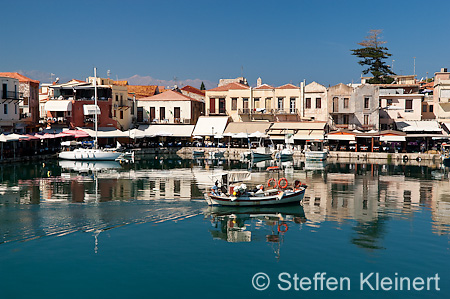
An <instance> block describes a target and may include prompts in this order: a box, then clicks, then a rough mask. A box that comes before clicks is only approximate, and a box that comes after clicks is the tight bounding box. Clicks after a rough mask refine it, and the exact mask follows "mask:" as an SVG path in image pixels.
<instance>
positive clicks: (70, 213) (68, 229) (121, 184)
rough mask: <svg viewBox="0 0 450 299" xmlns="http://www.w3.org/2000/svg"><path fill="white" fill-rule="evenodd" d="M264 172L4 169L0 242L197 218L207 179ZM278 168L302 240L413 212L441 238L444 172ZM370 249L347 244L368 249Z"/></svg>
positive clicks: (201, 166) (227, 165)
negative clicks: (299, 185) (294, 187)
mask: <svg viewBox="0 0 450 299" xmlns="http://www.w3.org/2000/svg"><path fill="white" fill-rule="evenodd" d="M102 163H106V164H102ZM268 165H269V162H267V161H263V162H260V163H258V164H254V165H250V166H249V165H248V164H244V163H241V162H238V161H220V162H218V161H208V160H186V159H173V158H166V159H164V158H163V159H161V157H151V159H147V160H141V161H139V162H138V163H136V164H135V165H125V166H121V165H119V164H117V163H111V162H101V163H98V162H97V163H94V164H93V163H86V162H76V163H74V162H67V161H63V162H57V161H50V162H45V163H35V164H16V165H10V166H7V165H4V166H1V176H0V195H1V198H0V214H1V218H0V219H1V220H0V221H1V223H2V225H1V226H0V231H1V234H0V235H1V236H2V242H10V241H23V240H30V239H34V238H36V237H40V236H53V235H55V236H61V235H65V234H69V233H72V232H75V231H85V232H91V231H97V230H105V229H109V228H112V227H117V226H121V225H126V224H130V223H144V222H154V223H160V222H163V221H169V220H182V219H184V218H188V217H192V216H195V215H199V214H201V213H204V212H205V210H206V207H205V204H204V202H203V200H202V198H203V192H204V191H206V190H208V189H209V188H210V186H211V178H210V176H211V175H212V174H214V173H219V172H222V171H224V170H229V169H248V168H249V167H250V168H251V170H252V173H253V174H252V182H253V183H254V184H257V183H260V182H266V181H267V179H268V178H269V174H267V173H266V172H265V171H264V169H265V167H267V166H268ZM285 166H286V173H285V175H286V177H287V179H288V180H290V181H291V180H293V179H294V178H295V179H300V180H301V181H302V182H303V183H306V184H307V185H308V186H309V187H308V189H307V193H306V195H305V198H304V202H303V208H304V212H305V215H306V216H305V220H304V221H301V223H304V225H305V226H307V227H309V228H310V229H311V231H312V232H314V231H317V230H318V229H319V228H320V227H321V226H322V225H323V224H324V223H328V222H329V223H332V225H333V227H334V228H335V229H341V227H342V226H343V225H345V223H348V222H352V225H353V226H354V230H355V232H356V233H357V234H359V235H361V236H364V235H370V234H371V230H377V229H378V227H379V226H380V225H381V223H383V222H384V221H385V220H386V219H387V218H392V219H403V220H408V219H411V218H413V217H414V214H415V213H417V212H418V211H423V210H428V211H429V212H430V213H431V217H432V219H431V224H432V230H433V232H434V233H437V234H448V232H449V223H450V204H449V203H450V188H448V169H433V168H428V167H420V166H399V165H397V166H394V165H366V164H331V165H326V164H314V163H313V164H312V165H311V164H304V162H300V161H296V162H287V164H285ZM325 169H326V171H325ZM374 233H376V232H374ZM371 242H372V241H370V240H366V239H365V238H364V237H361V238H360V239H358V238H357V239H356V240H355V243H357V244H359V245H361V246H366V247H368V248H370V247H373V248H375V249H376V248H377V246H378V245H376V244H372V243H371Z"/></svg>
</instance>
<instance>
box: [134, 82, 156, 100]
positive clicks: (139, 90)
mask: <svg viewBox="0 0 450 299" xmlns="http://www.w3.org/2000/svg"><path fill="white" fill-rule="evenodd" d="M157 88H158V86H157V85H127V89H128V93H129V94H132V95H135V96H136V99H141V98H145V97H151V96H154V95H155V93H156V90H157Z"/></svg>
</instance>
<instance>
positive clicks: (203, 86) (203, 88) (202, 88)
mask: <svg viewBox="0 0 450 299" xmlns="http://www.w3.org/2000/svg"><path fill="white" fill-rule="evenodd" d="M205 89H206V88H205V84H204V83H203V81H202V85H200V90H205Z"/></svg>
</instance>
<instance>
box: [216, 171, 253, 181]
mask: <svg viewBox="0 0 450 299" xmlns="http://www.w3.org/2000/svg"><path fill="white" fill-rule="evenodd" d="M224 177H226V178H227V179H226V181H227V182H228V183H235V182H242V181H248V180H251V178H252V173H251V172H249V171H230V172H222V173H217V174H213V175H212V176H211V179H212V180H213V181H214V182H215V181H217V180H222V181H223V178H224Z"/></svg>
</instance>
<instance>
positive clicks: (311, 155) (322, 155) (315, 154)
mask: <svg viewBox="0 0 450 299" xmlns="http://www.w3.org/2000/svg"><path fill="white" fill-rule="evenodd" d="M305 158H306V160H317V161H322V160H326V159H327V152H325V151H307V152H305Z"/></svg>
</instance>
